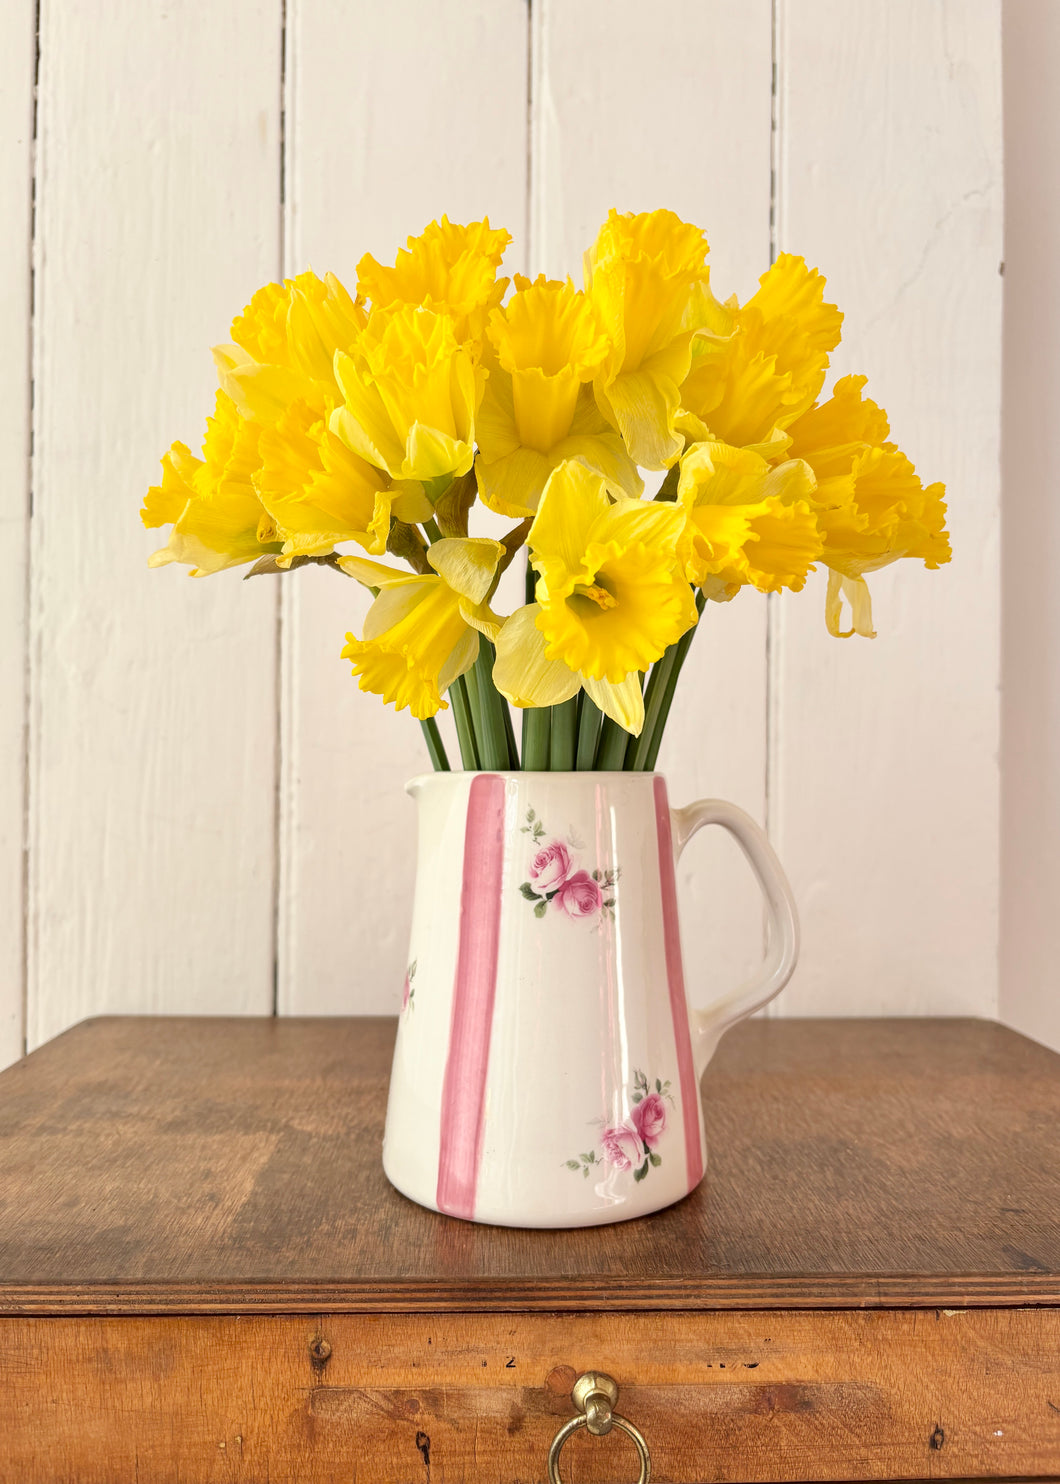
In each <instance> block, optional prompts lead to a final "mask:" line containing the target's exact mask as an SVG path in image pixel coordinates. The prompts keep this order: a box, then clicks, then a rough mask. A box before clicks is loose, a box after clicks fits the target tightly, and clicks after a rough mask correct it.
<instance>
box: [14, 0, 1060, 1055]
mask: <svg viewBox="0 0 1060 1484" xmlns="http://www.w3.org/2000/svg"><path fill="white" fill-rule="evenodd" d="M1023 6H1026V9H1027V10H1030V9H1032V8H1033V9H1035V10H1037V11H1044V10H1049V9H1050V8H1051V7H1050V0H1044V4H1037V5H1034V6H1032V4H1031V0H1021V5H1020V6H1019V7H1017V9H1020V8H1022V7H1023ZM1001 20H1002V18H1001V8H1000V3H999V0H888V3H887V4H886V5H880V4H879V3H878V0H655V3H654V4H653V5H652V6H651V7H648V6H646V5H645V4H644V3H643V0H444V3H443V0H386V3H383V0H374V3H372V0H359V3H357V0H220V3H218V0H164V3H163V0H106V3H105V0H40V5H39V47H37V46H35V40H34V25H35V21H34V6H33V4H32V0H9V3H7V4H6V5H5V6H4V7H3V8H0V77H2V81H3V92H2V94H0V141H2V143H0V203H2V207H3V216H2V220H3V222H4V224H5V227H6V230H5V231H4V233H3V234H2V235H0V258H2V271H0V345H2V346H3V352H2V354H0V530H2V532H3V535H4V538H5V539H4V540H3V541H2V542H0V567H2V573H0V623H2V634H0V640H2V642H0V1063H2V1062H4V1061H9V1060H11V1059H13V1058H15V1057H17V1056H18V1055H19V1054H20V1052H21V1051H22V1049H23V1047H24V1045H28V1046H29V1047H30V1048H32V1047H34V1046H36V1045H38V1044H40V1042H42V1041H43V1040H46V1039H47V1038H48V1037H50V1036H53V1035H55V1034H56V1033H57V1032H59V1031H60V1030H62V1029H63V1028H64V1027H66V1026H68V1025H69V1024H71V1023H72V1022H74V1021H76V1020H78V1019H80V1018H82V1017H84V1016H86V1015H90V1014H95V1013H99V1012H101V1011H123V1012H128V1011H137V1012H152V1011H162V1012H195V1013H199V1012H201V1013H211V1012H218V1011H225V1012H230V1013H231V1012H246V1013H252V1014H262V1013H269V1012H270V1011H272V1010H274V1009H276V1010H278V1011H279V1012H280V1013H285V1014H286V1013H294V1014H303V1013H311V1014H312V1013H353V1012H379V1011H388V1010H392V1009H395V1008H396V1006H397V1002H398V995H399V992H400V985H401V981H402V973H403V965H404V953H405V936H406V931H407V923H408V917H409V899H410V890H411V883H412V874H413V862H412V848H413V819H412V805H411V804H410V803H409V802H408V801H407V800H406V799H405V798H404V796H403V794H402V791H401V785H402V783H403V781H404V779H405V778H406V777H408V776H410V775H411V774H413V773H415V772H418V771H420V770H421V769H422V768H423V767H424V766H425V761H424V755H423V752H422V744H421V740H420V736H419V731H418V728H416V727H415V725H414V724H412V723H410V722H409V721H408V720H407V718H405V717H400V718H395V716H394V715H393V713H392V712H391V711H390V710H386V711H384V709H383V708H382V707H381V706H380V705H379V703H378V701H377V699H376V698H373V697H368V696H364V695H362V694H360V692H359V691H358V690H357V688H356V685H355V683H354V682H353V681H352V680H351V679H350V677H349V673H348V666H347V665H346V663H345V662H344V661H342V660H341V659H340V658H339V650H340V648H341V646H342V642H343V636H344V634H345V632H346V630H347V629H348V628H350V627H353V626H355V625H356V624H357V623H358V622H359V619H360V614H361V612H362V611H363V609H362V603H361V600H360V599H359V597H358V595H357V590H356V589H355V588H354V585H353V584H352V583H346V582H342V581H340V580H338V579H337V578H336V577H335V576H334V575H333V574H331V573H329V572H326V571H320V570H316V569H313V570H310V571H309V572H302V573H298V574H294V575H293V576H292V577H291V578H290V579H287V580H286V581H285V582H284V584H283V587H282V590H281V589H280V587H279V586H277V585H271V586H270V584H269V583H268V582H267V581H266V580H264V579H261V580H258V581H255V582H254V583H250V584H247V585H244V584H243V583H241V581H240V580H239V574H238V573H232V574H222V575H220V576H218V577H214V578H210V579H206V580H204V581H200V582H195V581H190V580H189V579H188V578H187V577H186V576H185V575H184V574H183V572H182V571H181V570H179V569H176V568H168V569H165V570H163V571H162V572H149V571H148V569H147V567H146V557H147V554H148V553H149V552H150V551H151V550H152V549H153V547H154V546H155V545H156V544H157V533H150V532H145V531H143V529H142V528H141V526H140V523H139V519H138V515H137V510H138V506H139V503H140V499H141V496H142V493H143V491H144V490H145V489H146V487H147V485H148V484H150V483H152V482H154V481H155V480H156V478H157V470H158V464H157V460H158V458H159V456H160V455H161V453H162V452H163V451H164V450H165V448H166V447H167V446H168V445H169V443H170V442H171V441H172V440H173V439H174V438H181V439H183V440H185V441H186V442H189V443H191V444H193V445H195V446H197V444H198V440H199V439H200V437H201V432H202V425H203V419H204V417H205V415H206V413H207V412H208V410H209V409H210V407H211V406H212V386H213V371H212V366H211V361H210V356H209V346H210V345H211V344H213V343H215V342H216V341H219V340H223V339H225V338H226V337H227V326H228V323H229V321H230V319H231V318H232V316H233V315H234V314H235V313H236V312H237V311H238V310H239V309H240V308H241V307H242V306H243V304H244V303H245V302H246V301H247V300H248V299H249V297H250V295H251V293H252V292H253V291H254V290H255V289H256V288H257V287H258V286H259V285H260V284H262V283H264V282H266V281H267V280H269V279H270V278H276V277H279V276H281V275H282V274H284V273H293V272H295V271H297V270H299V269H301V268H303V267H305V266H307V265H312V266H313V267H314V268H315V269H316V270H317V271H318V272H324V271H325V270H328V269H330V270H333V271H335V272H336V273H338V275H339V276H340V278H343V279H344V280H345V281H346V282H347V283H348V284H350V285H352V283H353V280H354V278H355V272H354V269H355V265H356V262H357V260H358V258H359V257H360V255H361V254H362V253H363V252H365V251H371V252H373V253H374V254H376V255H377V256H378V257H380V258H384V259H390V260H392V259H393V255H394V253H395V251H396V248H397V247H398V246H399V245H400V244H401V243H402V242H403V241H404V238H405V237H406V236H407V235H408V234H410V233H414V232H418V231H419V230H420V229H421V228H422V226H423V225H424V224H425V223H426V222H427V221H428V220H430V219H431V218H432V217H433V216H436V215H440V214H441V213H442V212H447V213H448V214H449V215H450V217H452V218H453V219H458V220H467V219H471V218H477V217H479V216H481V215H482V214H483V213H488V214H489V216H490V218H491V220H492V221H494V223H501V224H503V225H505V226H507V227H508V228H509V229H510V230H511V231H512V233H513V234H514V237H515V244H514V246H513V248H512V250H511V253H510V256H509V271H510V270H511V268H517V269H529V270H532V271H537V270H539V269H542V268H544V269H547V270H548V271H549V272H552V273H556V274H565V273H567V272H571V273H574V274H575V275H577V273H578V271H579V265H580V259H581V252H582V249H583V247H584V246H586V245H587V244H588V243H589V241H590V240H591V238H592V236H593V234H594V232H595V228H596V226H597V224H598V223H599V221H600V220H601V219H602V218H603V216H604V215H605V214H606V211H607V209H608V207H610V206H612V205H617V206H618V207H620V209H624V210H639V209H645V208H651V207H654V206H658V205H666V206H670V207H672V208H673V209H674V210H676V211H678V212H680V213H682V214H684V215H686V216H687V217H689V218H690V219H692V220H694V221H696V222H698V223H700V224H702V225H703V226H704V227H705V228H706V229H707V232H708V236H709V237H710V240H711V243H712V253H711V260H712V280H713V282H714V284H715V286H716V288H717V289H718V290H719V291H720V292H721V293H722V294H723V295H724V294H727V293H729V292H731V291H736V292H738V293H739V294H740V295H741V297H743V296H745V295H746V294H748V293H749V292H750V291H751V290H752V288H753V286H754V284H755V281H756V279H757V277H758V275H759V274H760V273H761V272H762V271H763V270H764V269H765V268H766V267H767V266H768V264H769V261H770V257H771V253H773V252H775V251H776V250H780V249H786V250H790V251H794V252H800V253H804V254H805V255H806V256H807V257H808V258H809V260H810V261H811V262H813V263H815V264H817V265H819V266H820V267H821V268H822V270H823V271H824V272H825V273H826V274H827V276H828V279H829V286H830V290H831V293H830V297H833V298H834V299H835V300H836V301H837V302H838V303H839V305H840V307H841V308H842V309H844V310H845V312H846V316H847V319H846V325H845V337H844V342H843V345H842V346H841V348H840V349H839V351H838V352H837V353H836V355H835V357H834V358H833V364H834V367H835V370H836V372H837V374H843V373H846V372H848V371H864V372H866V373H868V375H869V377H870V388H869V390H870V392H871V394H872V395H873V396H874V397H875V398H876V399H877V400H879V401H880V402H881V403H882V404H883V405H884V406H885V407H886V408H887V409H888V411H889V413H890V414H891V420H892V426H893V429H894V435H895V437H896V438H897V440H898V441H899V442H900V444H901V446H902V447H903V448H904V449H905V450H906V451H907V452H908V453H909V454H910V456H911V457H912V458H913V459H914V461H915V462H916V464H917V466H918V468H919V469H920V471H921V472H922V474H923V475H924V477H925V479H937V478H941V479H944V480H945V481H946V483H947V484H948V486H949V490H950V502H951V503H950V511H951V525H952V530H953V542H954V549H955V559H954V562H953V564H952V566H951V567H949V568H946V569H944V570H943V571H941V572H939V573H927V572H925V571H924V570H923V569H922V568H918V567H915V566H913V565H912V564H903V565H901V566H899V567H897V568H892V569H890V570H889V571H888V572H886V573H884V574H881V576H880V577H878V578H877V579H876V581H875V582H874V583H873V590H874V598H875V605H876V618H877V627H878V629H879V631H880V637H879V638H878V639H877V640H875V641H874V642H873V643H868V642H864V641H854V640H851V641H849V642H846V643H842V642H838V641H836V640H833V639H830V638H829V637H828V635H827V634H826V632H825V628H824V621H823V574H822V575H821V576H820V577H819V578H818V581H817V582H816V583H815V584H814V583H811V585H810V587H809V588H808V590H807V591H806V592H805V593H803V594H802V595H800V596H798V597H796V598H794V599H792V600H791V601H789V600H788V599H785V600H784V601H775V600H774V601H771V602H770V603H769V604H767V603H766V602H765V601H763V600H760V599H758V598H757V596H756V595H752V594H745V595H744V596H743V597H742V598H741V599H740V600H738V601H737V602H736V603H734V604H732V605H730V606H729V607H725V608H718V609H711V610H710V611H709V612H708V614H707V624H706V629H705V632H704V634H703V635H701V636H700V638H699V639H698V640H697V643H696V646H695V648H694V649H693V651H692V658H691V660H690V662H689V665H688V667H687V669H686V672H685V675H686V678H685V680H684V682H683V687H682V692H683V693H682V694H680V696H679V702H678V707H677V708H676V712H675V717H674V720H673V721H672V724H671V732H670V735H669V738H668V742H667V744H666V750H665V753H664V756H663V758H662V759H661V766H663V767H664V768H665V770H666V772H667V773H668V775H669V777H670V783H671V794H672V796H673V797H674V799H675V801H677V802H683V801H685V800H687V799H689V798H691V797H694V796H697V795H700V794H704V793H716V794H721V795H723V796H726V797H729V798H731V799H733V800H735V801H737V802H739V803H741V804H743V805H744V806H745V807H746V808H748V809H749V810H750V811H751V812H752V813H754V814H755V815H756V816H758V817H759V818H760V819H762V820H764V821H766V822H767V824H768V827H769V829H770V831H771V833H772V835H773V837H774V839H775V841H776V843H777V846H778V849H779V850H780V853H781V856H782V858H783V860H784V861H785V863H786V865H787V868H788V870H789V873H790V875H791V877H792V881H793V884H794V887H795V891H796V894H797V896H798V898H799V901H800V903H801V907H802V914H803V921H804V931H805V952H804V957H803V962H802V966H801V968H800V969H799V971H798V975H797V977H796V979H795V981H794V982H793V984H792V986H791V988H790V989H789V990H788V992H787V993H786V995H785V996H784V997H783V1000H782V1002H781V1004H780V1006H779V1010H778V1013H786V1014H793V1013H794V1014H806V1013H811V1014H816V1013H828V1014H832V1013H842V1014H878V1013H896V1014H909V1013H929V1014H932V1013H941V1014H955V1013H956V1014H975V1015H994V1014H996V1013H997V1012H998V1006H999V988H998V914H999V901H1000V885H999V833H998V829H999V826H998V791H999V778H998V757H997V750H998V736H999V724H1000V701H999V690H998V686H999V645H1000V582H999V552H998V525H999V516H1000V478H999V437H1000V408H1001V307H1002V279H1001V277H1000V276H999V267H1000V261H1001V257H1002V109H1001V83H1002V57H1001V29H1002V28H1001ZM1055 20H1056V15H1055V11H1054V12H1053V14H1052V21H1053V22H1054V23H1055ZM1052 30H1053V34H1054V45H1055V44H1056V37H1055V30H1056V27H1055V24H1054V25H1053V27H1052ZM1043 75H1044V74H1043ZM1054 75H1055V73H1054ZM1054 232H1055V224H1054ZM1006 281H1008V280H1006ZM1044 426H1045V420H1044V419H1043V421H1042V422H1041V423H1040V424H1039V427H1038V430H1039V434H1040V433H1041V430H1042V428H1043V427H1044ZM1043 441H1044V440H1043ZM1043 456H1044V455H1043ZM1039 488H1040V490H1041V493H1042V495H1043V496H1044V494H1045V493H1046V486H1045V485H1044V483H1043V482H1041V481H1039ZM1038 559H1039V560H1040V561H1041V562H1042V564H1043V566H1044V562H1045V557H1044V554H1043V552H1042V551H1041V549H1039V552H1038ZM1054 734H1055V733H1054ZM1051 782H1052V784H1053V786H1054V788H1055V777H1054V778H1052V780H1051ZM697 852H698V853H697ZM684 889H685V893H686V897H687V901H688V907H689V911H688V913H687V915H686V955H687V957H688V959H689V961H690V964H691V963H698V964H699V965H700V975H701V978H702V980H703V981H704V988H703V991H702V992H703V994H704V995H705V994H706V993H707V992H708V990H709V989H710V988H712V987H713V988H717V989H723V988H726V987H728V985H729V984H730V983H731V981H732V980H733V978H734V976H736V975H737V974H739V973H740V972H741V971H742V970H743V969H745V968H746V967H747V966H748V964H749V963H750V961H751V960H752V959H753V958H754V957H755V956H756V954H757V952H758V951H759V949H760V938H761V922H760V915H759V910H758V904H757V901H756V897H755V893H754V891H753V890H752V888H751V887H750V885H749V884H748V882H747V881H746V880H745V878H744V876H743V875H742V868H741V867H740V866H739V864H738V861H737V859H736V857H735V855H730V854H729V849H728V847H727V846H726V845H725V843H724V842H723V841H721V840H718V841H711V842H709V844H703V845H700V843H699V842H697V845H696V847H695V848H694V850H693V851H691V852H690V853H689V857H688V858H686V870H685V883H684ZM1053 915H1054V916H1055V913H1054V914H1053ZM691 977H692V980H693V982H694V981H695V978H696V975H695V974H694V973H693V974H692V976H691ZM1033 977H1034V976H1033V975H1031V976H1030V978H1033ZM1025 978H1027V976H1024V979H1025ZM1024 979H1016V978H1014V979H1013V980H1012V981H1011V982H1010V983H1009V984H1008V985H1007V988H1006V992H1005V996H1004V998H1003V1001H1002V1007H1003V1009H1004V1013H1005V1014H1006V1015H1008V1016H1009V1017H1010V1018H1012V1019H1013V1020H1016V1021H1018V1022H1020V1023H1025V1024H1028V1025H1031V1024H1032V1023H1033V1025H1034V1026H1038V1027H1040V1033H1041V1034H1045V1033H1046V1027H1045V1021H1044V1020H1042V1019H1041V1017H1039V1019H1038V1020H1035V1019H1034V1016H1033V1014H1032V1011H1031V1009H1030V1008H1029V1007H1030V1003H1031V999H1030V997H1031V995H1032V992H1033V994H1038V993H1039V990H1038V989H1035V988H1033V986H1031V987H1030V988H1028V989H1026V991H1025V989H1024ZM1021 996H1023V998H1022V999H1021ZM1053 1034H1054V1035H1056V1036H1060V1027H1055V1026H1054V1030H1053Z"/></svg>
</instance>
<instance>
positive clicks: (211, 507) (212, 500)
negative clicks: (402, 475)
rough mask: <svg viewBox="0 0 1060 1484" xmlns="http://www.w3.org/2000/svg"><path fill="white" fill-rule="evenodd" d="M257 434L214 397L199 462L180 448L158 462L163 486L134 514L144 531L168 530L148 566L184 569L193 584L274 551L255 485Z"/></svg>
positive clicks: (276, 542)
mask: <svg viewBox="0 0 1060 1484" xmlns="http://www.w3.org/2000/svg"><path fill="white" fill-rule="evenodd" d="M260 433H261V429H260V428H259V426H258V424H257V423H254V422H250V421H248V420H247V419H246V418H242V417H240V415H239V413H238V412H237V411H236V408H235V405H234V403H233V402H232V400H231V398H229V397H227V396H225V394H224V392H218V393H217V402H216V407H215V410H214V415H213V417H211V418H208V419H207V424H206V438H205V441H204V443H203V458H201V459H198V458H196V457H195V455H194V454H193V453H192V452H191V450H190V449H189V448H187V447H186V446H185V445H184V444H183V443H174V444H173V446H172V448H171V449H170V450H169V452H168V453H167V454H166V455H165V456H164V457H163V459H162V483H161V484H160V485H155V486H153V487H152V488H151V489H150V490H148V492H147V497H146V499H145V500H144V506H143V509H142V510H141V512H140V518H141V519H142V521H143V523H144V525H145V526H149V527H150V526H163V525H170V524H171V525H172V526H173V530H172V532H171V533H170V537H169V542H168V543H167V545H165V546H163V547H162V548H161V549H160V550H159V551H156V552H154V553H153V554H152V555H151V556H150V557H149V558H148V562H149V565H150V566H152V567H163V566H166V565H167V564H168V563H169V562H183V563H185V564H186V565H187V566H189V567H191V569H192V572H191V575H192V576H193V577H206V576H208V575H209V574H210V573H212V572H221V571H223V570H224V569H225V568H226V567H236V566H239V565H240V564H241V563H243V562H253V561H257V559H258V558H259V557H261V556H264V555H266V554H268V553H269V552H278V551H279V550H280V541H279V540H278V539H277V532H276V528H275V525H274V524H273V521H272V519H271V517H270V516H269V515H268V513H267V512H266V510H265V508H264V507H263V505H262V503H261V501H260V500H259V499H258V495H257V492H256V490H255V489H254V484H253V476H254V473H255V471H256V470H257V468H258V466H259V465H260V463H261V458H260V454H259V451H258V439H259V436H260Z"/></svg>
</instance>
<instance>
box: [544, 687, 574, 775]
mask: <svg viewBox="0 0 1060 1484" xmlns="http://www.w3.org/2000/svg"><path fill="white" fill-rule="evenodd" d="M577 740H578V697H577V696H571V698H570V700H569V701H563V702H561V704H560V705H558V706H553V708H552V740H551V743H550V744H549V763H548V766H549V771H550V772H551V773H573V771H574V748H575V745H576V743H577Z"/></svg>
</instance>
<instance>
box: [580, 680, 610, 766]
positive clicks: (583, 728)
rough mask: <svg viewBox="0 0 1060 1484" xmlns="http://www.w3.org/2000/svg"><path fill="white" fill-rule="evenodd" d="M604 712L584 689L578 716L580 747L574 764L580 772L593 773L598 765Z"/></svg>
mask: <svg viewBox="0 0 1060 1484" xmlns="http://www.w3.org/2000/svg"><path fill="white" fill-rule="evenodd" d="M603 719H604V713H603V712H602V711H601V710H600V708H599V706H598V705H597V704H596V702H595V701H594V700H593V699H592V697H591V696H588V695H586V693H585V691H582V709H581V712H580V714H579V717H578V747H577V751H576V753H575V760H574V766H575V767H576V768H577V770H578V772H579V773H586V772H588V773H591V772H592V770H593V768H594V767H595V766H596V748H597V744H598V743H599V741H600V725H601V723H602V722H603Z"/></svg>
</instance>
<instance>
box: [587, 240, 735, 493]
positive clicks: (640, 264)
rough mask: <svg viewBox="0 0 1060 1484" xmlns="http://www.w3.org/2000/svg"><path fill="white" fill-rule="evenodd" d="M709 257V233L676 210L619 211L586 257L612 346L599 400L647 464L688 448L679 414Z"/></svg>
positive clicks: (591, 290) (663, 462)
mask: <svg viewBox="0 0 1060 1484" xmlns="http://www.w3.org/2000/svg"><path fill="white" fill-rule="evenodd" d="M706 257H707V240H706V238H705V237H704V235H703V233H702V232H701V231H700V229H699V228H698V227H694V226H691V225H690V224H689V223H687V222H683V221H682V220H681V219H680V217H678V216H675V215H674V213H673V212H672V211H650V212H643V213H641V214H640V215H638V216H632V215H625V216H620V215H619V214H618V212H617V211H612V212H611V213H610V215H609V216H608V218H607V221H606V222H605V223H604V225H603V226H602V227H601V229H600V233H599V235H598V237H597V239H596V242H595V244H594V246H593V247H592V249H591V251H590V252H589V253H587V255H586V291H587V292H588V294H589V296H590V298H591V300H592V304H593V308H594V310H595V311H596V316H597V319H598V320H599V321H600V324H601V325H602V326H603V329H604V332H605V333H606V335H607V336H608V339H609V340H610V344H611V348H610V350H609V352H608V354H607V357H606V359H605V360H604V361H603V363H602V364H601V366H600V369H599V371H598V372H597V374H596V377H595V379H594V389H595V393H596V400H597V402H598V404H599V406H600V410H601V412H602V413H603V415H604V417H606V418H607V420H608V422H609V423H610V424H611V426H612V427H614V428H616V429H617V430H618V431H619V432H620V433H621V434H622V437H623V439H624V440H625V444H626V448H627V449H628V450H629V453H630V456H631V457H632V459H633V460H634V462H635V463H637V464H639V465H640V466H641V468H644V469H665V468H667V467H668V466H669V465H670V464H672V463H673V462H674V460H675V459H676V458H677V456H678V454H679V453H680V452H681V448H682V443H683V439H682V437H681V435H680V434H679V433H677V432H676V431H675V429H674V417H675V416H676V414H677V411H678V406H679V401H680V398H679V394H678V387H679V386H680V383H681V382H682V381H683V380H684V379H685V377H686V376H687V374H688V368H689V363H690V359H691V344H692V339H693V336H694V334H695V330H694V329H692V328H690V326H689V311H690V308H691V302H692V296H693V290H694V289H695V287H696V286H697V285H699V284H704V283H706V281H707V276H708V275H707V266H706Z"/></svg>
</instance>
